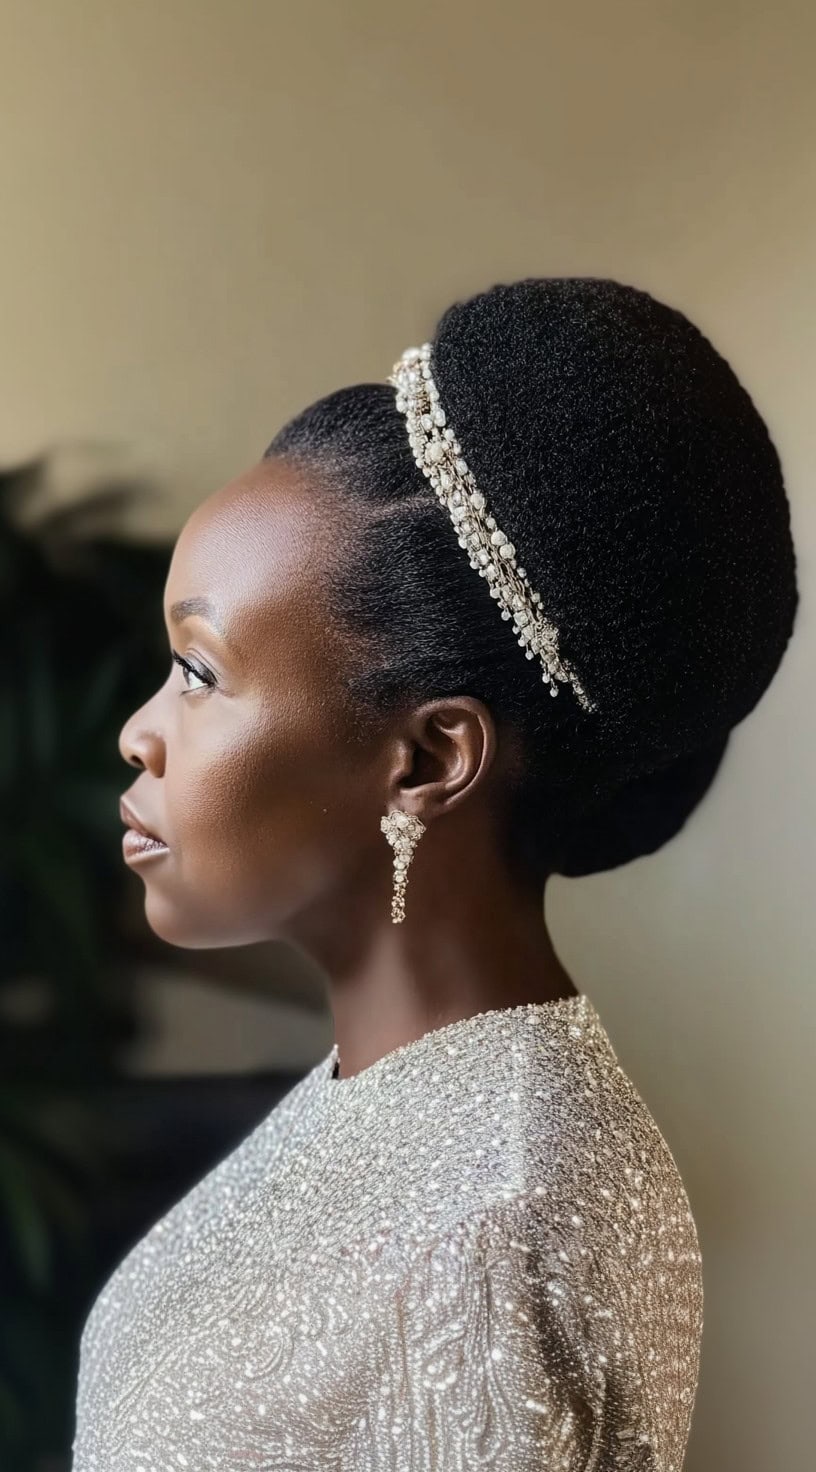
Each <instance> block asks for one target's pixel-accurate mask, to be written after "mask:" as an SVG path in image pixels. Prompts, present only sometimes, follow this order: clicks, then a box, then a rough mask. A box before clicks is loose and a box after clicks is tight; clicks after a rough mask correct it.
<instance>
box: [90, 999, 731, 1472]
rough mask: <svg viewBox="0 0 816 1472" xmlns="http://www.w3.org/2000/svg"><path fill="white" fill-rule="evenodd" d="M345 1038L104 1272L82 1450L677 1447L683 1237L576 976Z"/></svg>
mask: <svg viewBox="0 0 816 1472" xmlns="http://www.w3.org/2000/svg"><path fill="white" fill-rule="evenodd" d="M336 1060H337V1047H336V1045H334V1046H333V1047H332V1049H331V1050H330V1052H329V1053H328V1054H327V1055H326V1056H325V1057H324V1058H323V1059H322V1060H320V1061H319V1062H318V1063H317V1064H316V1065H315V1066H314V1067H313V1068H312V1069H311V1070H310V1071H309V1072H308V1073H307V1074H306V1075H305V1076H304V1077H303V1078H302V1079H300V1080H299V1081H298V1082H297V1083H296V1084H295V1086H294V1087H293V1088H292V1089H291V1090H290V1091H289V1092H288V1093H287V1094H286V1096H285V1097H284V1098H283V1099H281V1100H280V1101H279V1102H278V1104H277V1105H276V1106H275V1108H274V1109H273V1110H272V1111H271V1113H270V1114H269V1115H268V1116H267V1117H266V1118H265V1119H264V1120H263V1121H262V1122H261V1123H260V1124H259V1125H258V1126H257V1127H256V1128H255V1129H254V1130H253V1131H252V1132H251V1133H250V1134H249V1135H248V1136H247V1137H246V1138H245V1139H244V1140H243V1141H242V1142H241V1144H240V1145H239V1146H238V1148H237V1149H236V1150H234V1151H233V1152H232V1153H231V1154H230V1155H228V1156H227V1157H226V1158H225V1159H224V1160H222V1161H221V1162H220V1163H219V1164H218V1165H217V1166H216V1167H215V1168H214V1169H213V1170H212V1171H210V1173H209V1174H207V1175H206V1176H205V1177H204V1179H203V1180H201V1181H200V1182H199V1183H198V1184H197V1185H196V1186H194V1187H193V1189H192V1190H191V1191H190V1192H188V1194H187V1195H186V1196H184V1197H183V1199H182V1200H181V1201H180V1202H178V1204H177V1205H176V1206H174V1207H173V1208H172V1209H171V1210H170V1212H169V1213H168V1214H167V1215H166V1216H165V1217H163V1218H162V1220H160V1221H159V1222H157V1223H156V1224H155V1225H154V1226H153V1227H152V1228H151V1229H150V1230H149V1231H148V1233H147V1235H146V1236H145V1237H143V1238H142V1240H141V1241H140V1242H139V1243H137V1245H136V1246H135V1247H134V1248H133V1249H132V1250H131V1251H130V1253H129V1254H128V1255H127V1256H126V1257H125V1258H124V1260H123V1261H122V1262H121V1263H120V1264H119V1265H118V1267H117V1268H116V1269H115V1271H114V1272H113V1274H112V1275H111V1277H110V1278H109V1279H108V1282H107V1283H106V1284H105V1286H104V1288H103V1289H102V1291H101V1293H100V1294H99V1297H98V1298H97V1299H96V1302H95V1303H94V1305H93V1307H92V1309H91V1312H90V1314H89V1316H88V1318H87V1320H86V1323H85V1326H84V1329H83V1333H82V1338H81V1343H80V1355H79V1379H78V1387H77V1403H76V1431H75V1438H74V1447H73V1451H74V1457H73V1472H179V1469H182V1472H183V1469H189V1472H204V1469H218V1472H250V1469H251V1472H474V1469H478V1468H492V1469H494V1472H680V1468H681V1465H682V1462H683V1455H684V1451H685V1447H686V1443H687V1439H688V1432H689V1427H690V1421H691V1415H692V1409H693V1405H694V1399H695V1393H696V1386H697V1377H698V1370H699V1355H700V1342H701V1335H702V1325H703V1312H702V1310H703V1288H702V1268H701V1257H700V1250H699V1243H698V1238H697V1233H696V1230H695V1225H694V1220H693V1218H692V1214H691V1210H690V1206H689V1201H688V1198H687V1195H686V1192H685V1190H684V1188H683V1184H682V1181H681V1178H680V1175H679V1173H678V1169H677V1165H676V1163H675V1161H674V1158H673V1156H672V1154H671V1152H670V1150H669V1147H668V1145H667V1144H666V1142H665V1140H664V1139H663V1136H662V1135H661V1133H660V1131H659V1130H658V1128H657V1125H656V1123H655V1121H654V1119H653V1117H652V1115H651V1114H650V1112H649V1110H648V1109H647V1107H646V1105H645V1103H644V1102H643V1100H642V1098H641V1097H640V1095H639V1094H638V1092H637V1090H636V1089H635V1087H634V1085H633V1083H632V1082H631V1081H630V1079H629V1077H628V1076H627V1074H626V1073H625V1072H624V1071H623V1069H622V1068H621V1066H620V1064H619V1062H618V1060H617V1057H616V1055H615V1053H614V1050H613V1048H612V1044H611V1042H610V1040H609V1037H608V1035H607V1033H606V1031H605V1029H604V1026H603V1024H602V1022H601V1019H600V1017H599V1015H598V1012H597V1011H596V1009H595V1007H594V1005H593V1003H592V1002H591V1001H590V999H589V997H588V996H586V994H584V993H580V994H578V995H577V996H573V997H569V998H562V999H560V1000H557V1001H554V1002H540V1003H530V1004H526V1005H522V1006H516V1007H508V1008H498V1009H494V1010H491V1011H487V1012H481V1013H479V1014H477V1015H475V1016H472V1017H468V1018H464V1019H462V1020H460V1021H456V1022H453V1023H449V1024H447V1025H445V1026H442V1027H439V1028H437V1029H435V1030H433V1031H431V1032H428V1033H426V1034H424V1036H422V1037H421V1038H418V1039H417V1040H415V1041H413V1042H410V1043H408V1044H406V1045H405V1046H403V1047H401V1048H397V1049H395V1050H394V1051H393V1052H390V1053H386V1054H384V1055H383V1056H382V1057H381V1058H379V1059H378V1060H377V1061H376V1062H375V1063H373V1064H371V1065H370V1066H369V1067H367V1068H365V1069H363V1070H362V1071H361V1072H359V1073H357V1074H354V1075H351V1076H349V1077H348V1078H346V1077H342V1076H341V1077H339V1078H335V1077H334V1076H333V1073H334V1066H335V1063H336Z"/></svg>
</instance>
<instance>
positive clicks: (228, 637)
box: [119, 457, 493, 948]
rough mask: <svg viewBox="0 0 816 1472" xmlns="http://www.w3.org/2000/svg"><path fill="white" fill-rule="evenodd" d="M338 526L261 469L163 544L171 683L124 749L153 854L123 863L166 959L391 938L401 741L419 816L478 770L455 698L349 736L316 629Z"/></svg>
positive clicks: (338, 673)
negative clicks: (342, 927) (380, 932)
mask: <svg viewBox="0 0 816 1472" xmlns="http://www.w3.org/2000/svg"><path fill="white" fill-rule="evenodd" d="M336 518H337V505H336V502H333V501H332V498H331V495H330V493H329V492H328V491H327V490H326V489H325V488H322V487H321V485H320V483H319V479H318V478H316V477H314V476H309V475H307V474H306V472H305V471H304V470H303V469H302V468H300V467H298V466H296V465H294V464H293V463H292V462H290V461H287V460H286V459H284V458H282V457H277V458H275V457H273V458H270V459H269V460H262V461H261V462H260V463H259V464H257V465H255V466H253V467H251V468H250V469H249V470H247V471H246V472H244V473H243V474H242V475H240V476H238V477H237V478H236V479H235V480H233V481H231V482H230V483H229V484H228V485H226V486H224V487H223V489H221V490H219V491H217V492H215V493H214V494H213V495H211V496H210V497H209V498H208V499H207V500H206V501H204V502H203V503H202V504H201V505H200V506H199V507H197V508H196V510H195V511H194V512H193V513H192V515H191V516H190V517H189V519H188V521H187V522H186V524H185V525H184V527H183V528H182V531H181V533H180V534H179V537H178V540H177V542H176V545H175V547H174V550H173V555H172V558H171V562H170V567H169V571H168V576H167V580H166V584H165V597H164V618H165V623H166V626H167V631H168V637H169V640H170V645H171V649H172V654H173V658H172V660H171V661H170V672H169V674H168V676H167V679H166V680H165V682H164V684H163V685H162V686H161V687H160V689H158V690H157V691H156V692H155V694H154V695H152V696H151V698H150V699H149V700H148V701H146V703H145V704H144V705H142V706H141V707H140V708H139V709H138V710H136V711H135V712H134V713H133V715H131V716H130V717H129V719H128V720H127V721H126V722H125V725H124V726H123V728H122V731H121V733H120V738H119V747H120V751H121V754H122V756H123V757H124V759H125V760H126V761H127V762H129V763H130V764H131V765H132V766H134V767H137V768H138V769H139V775H138V777H137V778H136V779H135V781H134V782H133V784H132V786H131V787H129V788H128V789H127V790H126V792H125V793H124V794H123V799H124V803H125V805H126V808H127V809H129V810H130V812H131V813H132V814H133V815H135V818H136V821H137V823H138V826H139V827H141V828H142V829H144V830H145V831H147V832H148V833H151V834H153V835H155V836H156V837H157V838H159V839H161V840H162V841H163V844H164V845H165V846H164V847H158V848H155V847H154V848H153V849H152V850H151V851H149V852H148V851H145V852H143V853H141V854H138V853H137V854H135V855H130V856H129V857H128V862H129V863H131V864H132V866H133V868H134V871H135V872H136V873H138V875H139V877H140V878H141V879H142V880H143V882H144V885H145V913H146V916H147V920H148V923H149V924H150V926H151V928H152V929H153V931H154V932H155V933H156V934H157V935H159V936H160V937H162V938H163V939H164V940H166V941H168V942H170V943H171V944H173V945H176V946H183V947H195V948H199V947H201V948H204V947H214V946H233V945H243V944H249V943H251V942H255V941H261V940H269V939H278V938H284V937H288V938H291V939H294V940H296V941H297V940H304V942H306V943H308V941H309V940H310V939H314V938H315V937H317V938H318V939H319V938H320V935H321V929H322V928H323V927H324V926H325V924H326V917H327V915H331V916H334V917H335V923H336V918H337V917H338V916H340V917H346V918H347V917H348V916H349V914H354V916H355V917H356V920H357V922H358V923H359V924H360V925H365V924H366V923H367V922H366V914H367V912H368V913H369V914H371V915H372V916H374V917H378V918H379V921H380V923H382V922H383V921H385V923H388V914H389V900H390V893H391V885H392V864H391V861H392V858H393V855H392V854H391V851H390V850H389V848H388V846H387V843H386V840H385V839H384V837H383V836H382V835H381V833H380V829H379V823H380V817H381V815H382V814H383V813H384V812H385V811H387V810H390V809H391V808H392V807H393V806H397V805H402V802H401V799H400V783H401V781H402V780H405V781H406V782H409V781H410V782H416V781H417V771H416V766H415V763H416V748H415V747H414V743H413V742H412V740H411V739H410V738H411V735H412V734H414V735H415V736H416V738H417V744H418V746H419V747H420V748H421V749H422V752H423V768H422V772H423V774H424V775H425V777H427V779H428V786H427V790H426V800H427V804H426V817H427V815H428V812H431V811H433V810H435V809H436V808H441V807H444V806H446V805H448V804H451V803H453V804H454V805H456V803H457V801H458V799H459V798H461V797H462V796H463V795H464V794H465V792H466V790H467V788H468V787H469V786H470V784H471V782H472V780H473V779H474V777H477V776H478V774H479V771H480V769H482V770H483V769H484V765H485V763H486V762H487V761H489V758H490V756H491V753H492V750H493V746H492V742H493V735H492V727H491V723H490V718H489V716H487V717H486V715H485V712H484V708H483V707H481V705H480V703H479V702H476V701H469V700H467V698H465V697H457V699H456V700H455V701H452V702H450V707H448V706H446V703H445V702H444V701H442V702H438V703H437V706H436V708H434V709H432V710H430V711H428V710H426V711H418V712H416V719H415V724H414V726H413V727H411V726H410V725H406V723H405V722H404V721H402V722H401V723H400V725H399V726H398V727H394V728H389V726H388V723H387V722H385V721H383V720H380V719H377V720H374V719H373V718H372V720H371V722H370V725H369V724H368V723H363V727H362V730H361V729H360V722H359V721H355V720H353V718H352V713H351V711H350V709H349V707H348V704H347V703H346V702H345V701H344V698H343V694H344V675H345V674H346V672H347V670H348V669H350V668H351V663H352V660H353V659H354V658H355V654H356V658H357V660H358V662H359V649H357V650H356V651H355V650H354V648H353V645H352V643H351V637H350V636H349V635H348V634H347V633H346V631H344V630H343V629H340V628H338V627H337V623H336V621H333V620H332V619H331V618H330V617H329V616H328V614H327V600H326V586H327V575H328V571H329V567H330V562H331V557H332V553H333V551H334V552H335V553H336V540H337V538H336V525H335V523H336ZM414 790H415V791H417V792H418V791H419V790H420V789H419V788H418V787H416V788H415V789H414ZM123 815H124V816H126V814H123ZM448 857H449V856H448ZM437 861H438V862H439V863H444V862H446V856H445V854H444V844H443V845H442V846H440V847H439V848H438V852H437ZM428 882H429V883H432V882H433V881H432V880H431V879H430V878H429V880H428ZM372 923H375V922H372Z"/></svg>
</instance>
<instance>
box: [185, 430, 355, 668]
mask: <svg viewBox="0 0 816 1472" xmlns="http://www.w3.org/2000/svg"><path fill="white" fill-rule="evenodd" d="M336 516H337V508H336V504H335V503H334V502H333V500H332V497H331V494H330V492H329V491H328V490H327V489H326V487H324V486H323V485H322V484H321V483H320V481H319V478H318V477H317V476H310V474H309V473H308V471H306V470H304V469H303V468H302V467H299V466H295V465H293V464H292V463H291V462H290V461H286V460H284V459H282V458H275V459H270V460H262V461H260V462H259V463H258V464H257V465H254V466H252V467H250V469H249V470H247V471H244V473H243V474H242V475H239V476H237V477H236V478H235V479H234V480H232V481H230V482H229V483H228V484H227V485H225V486H223V487H222V488H221V489H220V490H218V491H216V492H214V493H213V495H211V496H209V497H208V498H207V500H206V501H204V502H202V504H201V505H200V506H198V507H197V508H196V510H195V511H194V512H193V513H192V515H191V516H190V517H189V518H188V520H187V522H186V523H185V525H184V527H183V528H182V530H181V532H180V534H179V537H178V540H177V542H176V545H175V548H174V551H173V556H172V559H171V563H170V569H169V572H168V576H167V584H166V590H165V603H166V607H167V609H168V610H169V608H170V606H171V604H173V603H174V602H177V601H179V600H181V599H186V598H207V599H209V600H210V602H211V603H212V604H213V605H214V607H215V609H216V611H217V614H218V616H219V619H220V620H221V622H222V624H223V627H224V632H225V635H226V637H227V640H228V641H229V642H232V643H233V644H235V645H237V646H238V647H239V648H249V647H250V646H251V644H252V643H253V641H256V640H257V639H259V638H260V637H262V636H263V635H264V634H269V633H270V632H272V631H273V628H274V631H275V632H276V633H277V634H278V635H280V633H281V631H282V627H285V628H287V629H289V630H290V631H291V632H294V630H295V627H296V625H297V626H298V627H299V629H300V632H301V635H302V636H306V635H307V633H308V629H309V627H312V628H314V627H316V625H317V622H318V610H319V604H320V602H321V589H322V587H323V585H324V582H325V577H326V573H327V569H328V559H329V556H330V553H331V550H332V548H333V547H334V549H335V550H336V535H337V529H336V527H334V528H333V523H334V520H335V519H336Z"/></svg>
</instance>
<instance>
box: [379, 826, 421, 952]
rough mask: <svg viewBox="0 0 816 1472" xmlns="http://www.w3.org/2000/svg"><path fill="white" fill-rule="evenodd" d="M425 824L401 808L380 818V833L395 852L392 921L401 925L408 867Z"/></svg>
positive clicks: (403, 914) (403, 916)
mask: <svg viewBox="0 0 816 1472" xmlns="http://www.w3.org/2000/svg"><path fill="white" fill-rule="evenodd" d="M425 831H426V830H425V824H424V823H423V822H422V819H421V818H417V817H416V816H415V815H414V814H413V813H404V812H402V811H401V810H400V809H399V808H398V809H397V810H396V812H393V813H387V814H386V816H385V817H384V818H380V832H381V833H384V834H385V836H386V838H387V839H388V842H389V843H390V845H391V847H392V848H393V850H394V893H393V895H392V897H391V919H392V920H393V922H394V924H395V925H399V923H400V921H401V920H404V919H405V886H406V884H407V883H408V865H409V864H410V862H411V860H412V858H413V857H414V849H415V848H416V846H417V844H418V843H419V840H420V838H421V837H422V835H423V833H424V832H425Z"/></svg>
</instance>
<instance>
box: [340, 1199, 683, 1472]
mask: <svg viewBox="0 0 816 1472" xmlns="http://www.w3.org/2000/svg"><path fill="white" fill-rule="evenodd" d="M541 1220H542V1218H541V1216H540V1213H538V1212H536V1211H535V1210H534V1209H531V1207H530V1205H529V1202H528V1201H526V1200H524V1199H520V1198H514V1199H512V1200H511V1201H509V1202H507V1203H501V1204H499V1205H498V1206H497V1207H494V1208H492V1209H490V1210H489V1211H487V1212H486V1213H482V1214H481V1215H479V1216H478V1217H477V1218H476V1219H474V1220H472V1221H464V1222H462V1223H459V1224H458V1225H457V1227H456V1228H455V1229H452V1230H449V1231H448V1232H446V1233H445V1234H444V1235H443V1236H440V1237H438V1238H437V1239H436V1240H435V1241H434V1242H432V1243H431V1244H428V1245H426V1246H424V1247H420V1248H418V1249H417V1250H416V1251H414V1252H412V1253H411V1255H410V1260H409V1262H408V1264H407V1266H406V1267H405V1268H404V1269H403V1270H402V1271H401V1272H400V1273H399V1274H398V1275H397V1276H396V1279H395V1281H394V1282H393V1283H392V1284H391V1285H390V1286H386V1285H385V1284H384V1286H383V1295H382V1300H381V1302H380V1304H379V1307H378V1309H377V1311H376V1313H375V1315H374V1322H373V1331H372V1333H371V1336H370V1341H369V1354H368V1358H367V1366H366V1375H365V1396H364V1398H363V1401H362V1403H361V1404H360V1405H359V1407H358V1408H357V1409H358V1411H359V1414H358V1415H357V1418H356V1425H355V1427H354V1430H353V1433H352V1435H351V1439H350V1441H349V1444H348V1446H347V1447H346V1448H345V1449H344V1455H343V1458H342V1460H341V1463H340V1465H341V1466H342V1468H343V1472H351V1469H353V1468H354V1469H358V1468H361V1467H362V1468H366V1469H368V1468H371V1469H376V1472H387V1469H389V1472H397V1469H399V1472H409V1469H410V1472H466V1469H467V1472H473V1469H475V1468H479V1467H490V1468H492V1469H493V1472H545V1469H546V1472H555V1469H556V1468H557V1469H559V1472H578V1469H579V1468H580V1469H581V1472H591V1469H596V1468H597V1469H598V1472H600V1469H601V1467H603V1468H604V1472H606V1469H609V1472H611V1469H612V1467H613V1466H614V1468H615V1469H616V1472H617V1469H623V1468H626V1469H627V1472H628V1469H630V1468H631V1469H635V1468H637V1469H641V1468H643V1469H646V1468H650V1467H652V1466H654V1463H653V1462H652V1461H651V1460H649V1452H648V1448H644V1447H643V1446H641V1447H640V1448H639V1450H638V1457H639V1458H640V1459H639V1460H638V1459H636V1458H635V1457H634V1456H633V1455H632V1453H633V1452H634V1451H635V1444H634V1443H635V1432H634V1430H633V1429H632V1428H626V1427H625V1426H623V1425H621V1426H620V1427H618V1428H617V1430H618V1432H619V1433H620V1434H621V1439H620V1441H616V1442H615V1446H616V1447H619V1448H620V1456H619V1457H616V1460H615V1461H614V1463H613V1462H611V1461H604V1460H602V1451H603V1449H604V1448H606V1449H607V1450H608V1441H607V1439H606V1433H608V1432H609V1430H610V1429H611V1428H609V1427H608V1425H607V1424H606V1414H605V1406H606V1388H607V1370H606V1366H605V1364H604V1362H603V1359H602V1358H601V1359H600V1360H599V1359H598V1355H601V1354H602V1350H601V1349H600V1344H601V1340H602V1337H603V1336H602V1335H601V1334H598V1335H595V1336H594V1337H593V1335H592V1332H591V1329H590V1323H591V1320H590V1316H589V1312H588V1310H589V1305H587V1304H582V1303H580V1300H579V1296H577V1295H576V1293H575V1286H576V1285H575V1268H574V1266H569V1265H568V1264H565V1262H564V1260H563V1257H562V1256H561V1255H559V1250H558V1244H557V1243H555V1242H553V1243H551V1244H549V1246H548V1244H547V1243H546V1241H545V1240H544V1238H543V1235H542V1228H541ZM562 1250H563V1249H562ZM603 1322H604V1321H603V1320H602V1319H601V1320H599V1321H598V1323H599V1324H602V1323H603ZM627 1432H628V1435H627Z"/></svg>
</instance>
